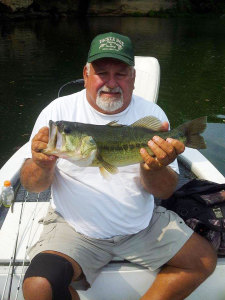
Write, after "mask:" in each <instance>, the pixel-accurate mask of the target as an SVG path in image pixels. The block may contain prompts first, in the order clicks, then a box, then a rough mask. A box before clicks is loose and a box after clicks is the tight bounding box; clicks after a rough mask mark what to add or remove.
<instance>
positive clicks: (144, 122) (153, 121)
mask: <svg viewBox="0 0 225 300" xmlns="http://www.w3.org/2000/svg"><path fill="white" fill-rule="evenodd" d="M130 126H131V127H142V128H147V129H151V130H153V131H160V130H161V127H162V122H161V121H160V120H159V119H158V118H156V117H153V116H147V117H144V118H141V119H139V120H137V121H136V122H134V123H133V124H131V125H130Z"/></svg>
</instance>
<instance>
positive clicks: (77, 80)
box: [58, 79, 84, 98]
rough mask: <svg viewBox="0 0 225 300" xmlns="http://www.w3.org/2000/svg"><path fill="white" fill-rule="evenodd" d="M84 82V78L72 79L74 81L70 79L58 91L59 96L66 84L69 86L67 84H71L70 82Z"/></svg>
mask: <svg viewBox="0 0 225 300" xmlns="http://www.w3.org/2000/svg"><path fill="white" fill-rule="evenodd" d="M72 83H73V84H84V79H76V80H72V81H69V82H67V83H65V84H64V85H62V86H61V88H60V89H59V91H58V98H59V97H60V93H61V91H62V89H63V88H64V87H65V86H67V85H69V84H72Z"/></svg>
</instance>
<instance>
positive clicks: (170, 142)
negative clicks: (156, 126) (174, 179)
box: [140, 136, 185, 171]
mask: <svg viewBox="0 0 225 300" xmlns="http://www.w3.org/2000/svg"><path fill="white" fill-rule="evenodd" d="M148 146H149V148H150V149H151V150H152V152H153V153H154V155H155V157H152V156H150V155H149V154H148V152H147V150H145V149H144V148H141V149H140V153H141V156H142V157H143V160H144V163H143V164H142V167H143V168H144V169H145V170H152V171H155V170H159V169H160V168H162V167H165V166H168V165H169V164H171V163H172V162H173V161H174V160H175V159H176V158H177V156H178V155H179V154H181V153H182V152H184V149H185V146H184V144H183V143H182V142H180V141H178V140H175V139H172V138H167V139H166V140H164V139H162V138H161V137H159V136H154V137H153V138H152V140H150V141H149V142H148Z"/></svg>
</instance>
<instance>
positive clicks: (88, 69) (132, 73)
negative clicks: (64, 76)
mask: <svg viewBox="0 0 225 300" xmlns="http://www.w3.org/2000/svg"><path fill="white" fill-rule="evenodd" d="M90 67H91V63H89V62H87V63H86V69H87V75H88V76H89V75H90ZM129 68H130V70H131V77H132V78H133V77H134V74H135V69H134V67H133V66H129Z"/></svg>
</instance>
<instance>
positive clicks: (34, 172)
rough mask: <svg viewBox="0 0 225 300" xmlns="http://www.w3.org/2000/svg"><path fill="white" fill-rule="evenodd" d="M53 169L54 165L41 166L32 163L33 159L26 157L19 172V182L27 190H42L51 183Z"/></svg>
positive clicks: (36, 191) (37, 191)
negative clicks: (49, 166) (48, 166)
mask: <svg viewBox="0 0 225 300" xmlns="http://www.w3.org/2000/svg"><path fill="white" fill-rule="evenodd" d="M54 169H55V167H52V168H41V167H39V166H38V165H37V164H36V163H34V161H33V159H28V160H26V161H25V163H24V165H23V166H22V169H21V172H20V180H21V183H22V185H23V186H24V187H25V188H26V189H27V190H28V191H29V192H33V193H39V192H42V191H44V190H46V189H47V188H48V187H49V186H50V185H51V183H52V181H53V176H54Z"/></svg>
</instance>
